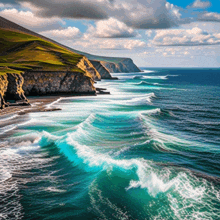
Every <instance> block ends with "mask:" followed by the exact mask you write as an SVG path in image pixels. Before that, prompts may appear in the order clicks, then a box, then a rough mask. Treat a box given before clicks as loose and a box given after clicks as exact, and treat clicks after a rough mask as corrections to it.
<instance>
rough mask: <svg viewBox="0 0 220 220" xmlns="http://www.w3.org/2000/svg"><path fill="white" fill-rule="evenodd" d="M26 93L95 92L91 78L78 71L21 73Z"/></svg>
mask: <svg viewBox="0 0 220 220" xmlns="http://www.w3.org/2000/svg"><path fill="white" fill-rule="evenodd" d="M23 78H24V85H23V90H24V92H25V94H26V95H52V94H78V93H80V94H81V93H83V94H95V93H96V89H95V87H94V86H93V80H92V79H91V78H90V77H88V76H85V75H84V74H83V73H79V72H54V71H53V72H50V71H47V72H40V71H39V72H36V71H34V72H26V73H24V74H23Z"/></svg>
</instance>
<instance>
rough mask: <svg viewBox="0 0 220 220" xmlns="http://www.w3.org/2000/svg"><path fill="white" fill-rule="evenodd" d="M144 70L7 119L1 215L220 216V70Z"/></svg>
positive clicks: (0, 152)
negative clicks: (90, 93)
mask: <svg viewBox="0 0 220 220" xmlns="http://www.w3.org/2000/svg"><path fill="white" fill-rule="evenodd" d="M143 70H144V72H141V73H121V74H115V76H116V75H117V77H119V80H117V81H109V80H105V81H102V82H98V83H97V87H102V88H107V89H108V91H110V92H111V95H100V96H94V97H68V98H61V99H59V100H58V101H57V102H55V103H53V106H54V107H61V108H62V109H63V110H62V111H57V112H52V113H51V112H44V113H31V114H28V115H23V116H17V115H12V116H10V118H2V119H1V122H4V121H6V122H7V121H9V120H10V122H11V124H10V125H7V126H3V124H4V123H2V127H1V128H0V134H1V135H2V137H3V136H4V135H8V137H7V138H1V142H0V146H1V148H0V167H1V169H0V219H74V220H75V219H99V220H100V219H123V220H125V219H128V220H130V219H161V220H162V219H206V220H207V219H220V70H219V69H150V70H149V69H147V68H143ZM12 131H13V133H10V132H12Z"/></svg>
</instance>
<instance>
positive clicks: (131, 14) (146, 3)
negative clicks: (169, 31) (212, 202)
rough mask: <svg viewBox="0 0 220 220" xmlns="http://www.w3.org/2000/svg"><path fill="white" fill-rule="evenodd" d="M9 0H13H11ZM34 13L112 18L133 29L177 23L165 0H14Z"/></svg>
mask: <svg viewBox="0 0 220 220" xmlns="http://www.w3.org/2000/svg"><path fill="white" fill-rule="evenodd" d="M10 1H12V0H10ZM16 2H17V3H20V4H26V5H27V3H28V4H29V6H30V7H31V8H32V9H33V8H34V13H36V14H37V16H41V17H47V18H52V17H60V18H78V19H98V20H103V19H108V18H110V17H113V18H115V19H117V20H119V21H121V22H123V23H125V24H126V25H127V26H130V27H133V28H141V29H150V28H169V27H172V26H176V25H177V24H178V22H177V21H178V19H179V17H180V14H179V11H178V9H176V8H175V6H174V5H172V4H169V3H167V2H166V0H126V1H125V0H93V1H91V0H74V1H71V0H63V1H58V0H55V1H54V0H47V1H45V0H38V1H36V0H17V1H16Z"/></svg>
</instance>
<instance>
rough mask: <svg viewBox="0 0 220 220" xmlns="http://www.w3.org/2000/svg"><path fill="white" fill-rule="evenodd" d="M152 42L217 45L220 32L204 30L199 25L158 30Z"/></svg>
mask: <svg viewBox="0 0 220 220" xmlns="http://www.w3.org/2000/svg"><path fill="white" fill-rule="evenodd" d="M150 44H151V45H157V46H196V45H215V44H220V34H218V33H208V32H204V31H202V29H200V28H198V27H194V28H192V29H186V30H185V29H172V30H160V31H159V30H158V31H156V36H155V37H154V39H153V40H152V41H151V43H150Z"/></svg>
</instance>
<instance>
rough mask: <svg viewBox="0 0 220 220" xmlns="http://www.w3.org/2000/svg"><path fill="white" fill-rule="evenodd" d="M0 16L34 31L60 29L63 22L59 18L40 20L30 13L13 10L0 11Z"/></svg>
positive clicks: (40, 18)
mask: <svg viewBox="0 0 220 220" xmlns="http://www.w3.org/2000/svg"><path fill="white" fill-rule="evenodd" d="M0 16H2V17H4V18H6V19H8V20H10V21H13V22H15V23H18V24H19V25H22V26H24V27H26V28H30V29H32V30H35V31H38V30H43V29H45V28H46V29H54V28H60V27H61V25H60V23H62V22H63V21H62V20H61V19H60V18H52V19H51V18H50V19H49V18H42V17H38V16H36V15H34V13H32V12H31V11H18V10H17V9H15V8H12V9H4V10H2V11H0Z"/></svg>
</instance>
